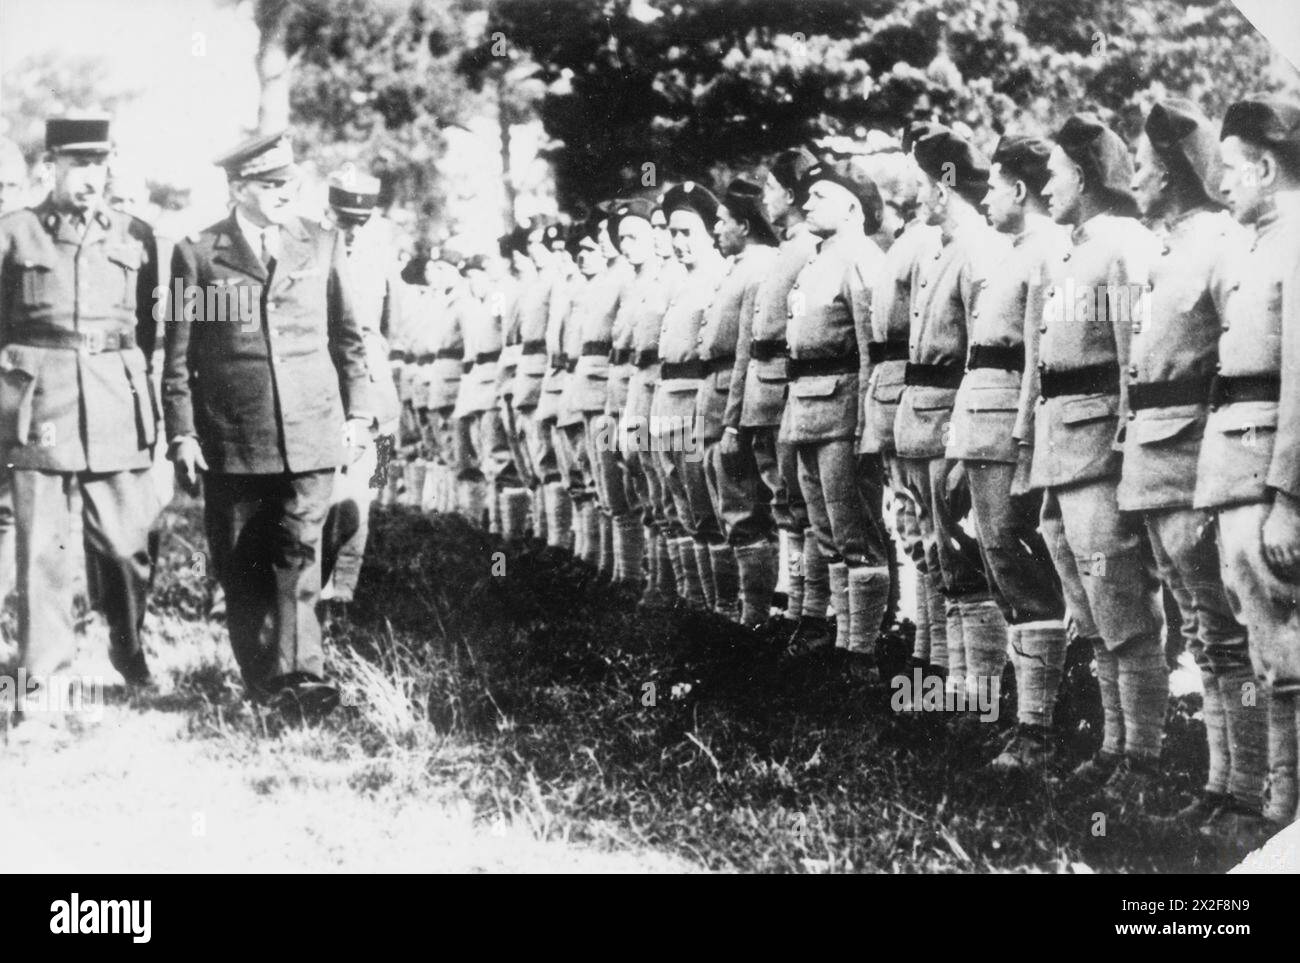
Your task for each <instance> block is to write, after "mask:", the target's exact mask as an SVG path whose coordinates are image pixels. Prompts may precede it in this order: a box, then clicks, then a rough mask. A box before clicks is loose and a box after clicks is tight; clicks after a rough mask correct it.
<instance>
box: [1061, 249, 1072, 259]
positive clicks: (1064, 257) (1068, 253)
mask: <svg viewBox="0 0 1300 963" xmlns="http://www.w3.org/2000/svg"><path fill="white" fill-rule="evenodd" d="M1061 260H1062V261H1068V260H1070V252H1069V251H1066V252H1065V253H1064V254H1062V255H1061Z"/></svg>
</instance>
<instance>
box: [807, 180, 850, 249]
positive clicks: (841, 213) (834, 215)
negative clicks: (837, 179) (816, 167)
mask: <svg viewBox="0 0 1300 963" xmlns="http://www.w3.org/2000/svg"><path fill="white" fill-rule="evenodd" d="M856 209H857V201H856V200H855V199H854V197H853V195H852V194H850V193H849V192H848V191H846V190H845V189H844V188H843V187H840V185H839V184H832V183H830V182H829V181H817V182H816V183H815V184H813V185H812V186H811V187H809V188H808V200H806V201H804V205H803V210H804V222H805V223H806V224H807V225H808V230H810V231H812V232H813V233H814V234H816V235H817V236H818V237H828V236H830V235H831V234H834V233H835V232H836V231H838V230H839V229H840V227H841V226H842V225H844V224H846V223H848V222H849V221H851V220H852V219H853V218H854V217H855V216H856V218H857V221H858V223H859V224H861V223H862V214H861V212H858V211H857V210H856Z"/></svg>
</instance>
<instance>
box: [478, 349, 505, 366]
mask: <svg viewBox="0 0 1300 963" xmlns="http://www.w3.org/2000/svg"><path fill="white" fill-rule="evenodd" d="M500 359H501V352H500V351H480V352H479V353H478V354H476V355H474V363H475V364H491V363H492V362H493V361H499V360H500Z"/></svg>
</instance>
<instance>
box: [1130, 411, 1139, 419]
mask: <svg viewBox="0 0 1300 963" xmlns="http://www.w3.org/2000/svg"><path fill="white" fill-rule="evenodd" d="M1137 416H1138V415H1137V412H1136V411H1130V412H1129V413H1128V420H1129V421H1135V420H1137Z"/></svg>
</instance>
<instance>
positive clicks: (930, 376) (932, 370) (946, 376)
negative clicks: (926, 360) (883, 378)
mask: <svg viewBox="0 0 1300 963" xmlns="http://www.w3.org/2000/svg"><path fill="white" fill-rule="evenodd" d="M963 374H965V372H964V371H963V370H962V368H961V366H960V365H955V364H918V363H916V362H913V361H909V362H908V363H907V368H906V369H904V371H903V384H905V385H908V386H909V387H913V388H960V387H961V379H962V375H963Z"/></svg>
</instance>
